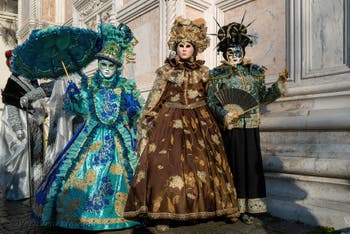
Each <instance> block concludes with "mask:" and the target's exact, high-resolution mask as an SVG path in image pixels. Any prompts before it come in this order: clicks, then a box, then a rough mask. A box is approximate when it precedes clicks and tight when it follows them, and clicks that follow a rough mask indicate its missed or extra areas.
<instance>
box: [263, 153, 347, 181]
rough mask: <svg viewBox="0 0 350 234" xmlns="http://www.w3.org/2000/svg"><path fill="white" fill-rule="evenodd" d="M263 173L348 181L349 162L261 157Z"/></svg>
mask: <svg viewBox="0 0 350 234" xmlns="http://www.w3.org/2000/svg"><path fill="white" fill-rule="evenodd" d="M263 165H264V171H266V172H275V173H276V172H278V173H288V174H297V175H305V176H320V177H329V178H339V179H350V160H346V159H338V158H322V159H320V158H307V157H302V156H300V157H287V156H263Z"/></svg>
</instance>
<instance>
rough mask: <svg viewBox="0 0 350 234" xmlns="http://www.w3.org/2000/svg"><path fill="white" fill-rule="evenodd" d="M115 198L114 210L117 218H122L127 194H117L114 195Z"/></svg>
mask: <svg viewBox="0 0 350 234" xmlns="http://www.w3.org/2000/svg"><path fill="white" fill-rule="evenodd" d="M115 198H116V200H115V202H114V210H115V212H116V213H117V214H118V215H119V216H121V217H123V216H124V208H125V204H126V200H127V198H128V194H127V193H124V192H118V193H116V194H115Z"/></svg>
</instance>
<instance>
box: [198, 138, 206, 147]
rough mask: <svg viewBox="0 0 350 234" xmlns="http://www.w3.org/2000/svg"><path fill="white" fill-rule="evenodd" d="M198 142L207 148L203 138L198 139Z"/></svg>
mask: <svg viewBox="0 0 350 234" xmlns="http://www.w3.org/2000/svg"><path fill="white" fill-rule="evenodd" d="M198 144H199V145H200V146H202V147H203V148H205V145H204V140H203V139H198Z"/></svg>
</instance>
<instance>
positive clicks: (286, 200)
mask: <svg viewBox="0 0 350 234" xmlns="http://www.w3.org/2000/svg"><path fill="white" fill-rule="evenodd" d="M273 161H274V164H275V165H274V166H276V164H280V165H281V166H282V164H283V163H282V161H281V160H279V159H278V158H277V157H276V158H275V159H274V160H273ZM263 162H264V168H265V180H266V190H267V191H266V192H267V200H268V211H269V213H270V214H271V215H272V216H276V217H280V218H282V219H286V220H295V221H299V222H302V223H307V224H310V225H314V226H317V225H319V224H318V220H317V219H316V217H314V215H313V214H312V213H311V211H310V210H309V209H308V208H307V206H306V205H305V203H304V200H305V199H307V197H308V193H307V191H305V190H303V189H302V188H300V187H299V186H298V185H297V180H296V179H295V178H294V177H288V174H281V173H275V172H270V170H269V168H270V166H269V165H267V162H266V160H265V159H264V157H263Z"/></svg>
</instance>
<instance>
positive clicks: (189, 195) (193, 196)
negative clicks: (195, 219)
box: [186, 193, 196, 200]
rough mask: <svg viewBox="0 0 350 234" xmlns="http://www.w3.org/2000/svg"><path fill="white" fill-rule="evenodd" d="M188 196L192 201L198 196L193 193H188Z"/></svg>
mask: <svg viewBox="0 0 350 234" xmlns="http://www.w3.org/2000/svg"><path fill="white" fill-rule="evenodd" d="M186 196H187V197H188V198H190V199H192V200H195V199H196V196H195V195H193V194H192V193H187V194H186Z"/></svg>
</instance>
